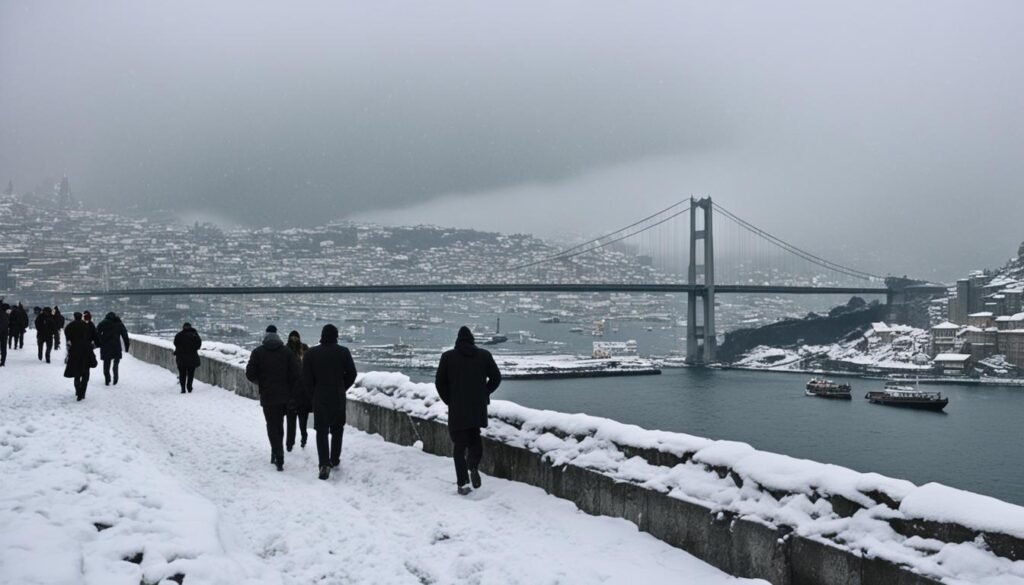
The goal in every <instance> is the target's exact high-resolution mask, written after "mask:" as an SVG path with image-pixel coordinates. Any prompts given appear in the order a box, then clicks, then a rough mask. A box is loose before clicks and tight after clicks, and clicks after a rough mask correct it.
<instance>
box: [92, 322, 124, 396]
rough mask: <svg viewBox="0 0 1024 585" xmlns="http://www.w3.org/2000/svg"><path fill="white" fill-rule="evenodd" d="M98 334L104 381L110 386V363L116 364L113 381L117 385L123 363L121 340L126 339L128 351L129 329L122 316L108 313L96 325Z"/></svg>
mask: <svg viewBox="0 0 1024 585" xmlns="http://www.w3.org/2000/svg"><path fill="white" fill-rule="evenodd" d="M96 334H97V335H98V336H99V339H100V359H101V360H103V381H104V382H105V383H106V385H107V386H110V383H111V376H110V365H111V363H113V365H114V376H113V383H114V386H117V370H118V366H119V365H120V364H121V357H123V355H124V354H122V353H121V342H122V341H124V351H128V345H129V341H128V329H126V328H125V326H124V323H122V322H121V318H120V317H118V316H117V315H116V314H115V313H113V312H110V313H107V316H106V317H104V318H103V320H102V321H100V324H99V325H97V326H96Z"/></svg>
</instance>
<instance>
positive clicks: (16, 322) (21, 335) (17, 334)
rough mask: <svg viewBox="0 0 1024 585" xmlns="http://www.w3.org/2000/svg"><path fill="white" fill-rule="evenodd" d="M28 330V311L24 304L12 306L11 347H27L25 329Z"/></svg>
mask: <svg viewBox="0 0 1024 585" xmlns="http://www.w3.org/2000/svg"><path fill="white" fill-rule="evenodd" d="M27 330H28V311H26V310H25V307H24V305H22V304H21V303H18V306H16V307H12V308H11V324H10V331H11V332H10V341H9V343H10V348H11V349H21V348H23V347H25V331H27Z"/></svg>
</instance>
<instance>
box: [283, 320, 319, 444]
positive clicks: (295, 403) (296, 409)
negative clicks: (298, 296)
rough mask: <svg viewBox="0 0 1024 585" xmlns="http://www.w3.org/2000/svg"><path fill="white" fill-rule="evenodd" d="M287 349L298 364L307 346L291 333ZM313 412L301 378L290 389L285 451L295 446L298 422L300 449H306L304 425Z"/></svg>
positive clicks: (298, 336)
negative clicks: (293, 355) (300, 436)
mask: <svg viewBox="0 0 1024 585" xmlns="http://www.w3.org/2000/svg"><path fill="white" fill-rule="evenodd" d="M287 345H288V349H290V350H291V351H292V353H294V354H295V356H296V357H298V358H299V362H300V363H301V362H302V358H303V356H305V355H306V350H308V349H309V346H308V345H306V344H305V343H302V337H301V336H300V335H299V332H298V331H292V332H291V333H289V334H288V344H287ZM312 410H313V400H312V399H311V398H310V396H309V393H308V392H306V387H305V386H304V385H303V384H302V378H301V377H300V378H299V381H298V382H296V383H295V388H293V389H292V393H291V400H290V401H289V402H288V417H287V421H288V425H287V428H288V431H287V436H286V437H285V449H288V450H289V451H291V450H292V447H294V446H295V427H296V424H295V423H296V422H298V428H299V433H300V434H301V435H302V439H301V440H300V441H301V442H300V443H299V446H300V447H303V448H305V447H306V439H307V438H308V437H309V435H308V434H307V432H306V425H307V424H308V423H309V413H310V412H312Z"/></svg>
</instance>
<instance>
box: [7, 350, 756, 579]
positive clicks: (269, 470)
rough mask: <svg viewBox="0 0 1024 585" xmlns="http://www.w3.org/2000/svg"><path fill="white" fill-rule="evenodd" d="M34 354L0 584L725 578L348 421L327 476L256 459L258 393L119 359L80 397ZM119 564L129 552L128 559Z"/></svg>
mask: <svg viewBox="0 0 1024 585" xmlns="http://www.w3.org/2000/svg"><path fill="white" fill-rule="evenodd" d="M34 353H35V352H34V348H33V349H29V348H28V347H26V349H25V350H22V351H16V352H11V353H10V354H9V358H8V362H7V367H6V368H3V369H0V477H2V480H0V527H2V528H0V583H4V584H11V585H14V584H18V585H30V584H36V583H61V584H63V583H87V584H97V585H100V584H102V585H120V584H125V585H138V584H139V583H140V582H141V583H164V584H169V583H172V582H173V581H171V580H170V579H171V578H172V577H174V576H175V575H185V581H184V582H185V583H187V584H188V585H196V584H201V583H232V584H236V583H246V584H263V583H314V582H315V583H325V584H333V583H409V584H414V585H415V584H423V583H480V584H488V583H529V584H531V585H532V584H535V583H586V584H591V583H631V582H636V583H700V584H710V585H714V584H718V583H737V582H753V581H749V580H739V579H733V578H731V577H729V576H727V575H724V574H723V573H721V572H720V571H718V570H717V569H714V568H712V567H710V566H709V565H707V564H705V563H703V562H701V561H698V560H697V559H695V558H693V557H692V556H690V555H689V554H687V553H685V552H683V551H680V550H677V549H674V548H672V547H670V546H668V545H666V544H664V543H662V542H660V541H658V540H656V539H655V538H653V537H651V536H649V535H646V534H643V533H640V532H638V531H637V529H636V527H635V526H633V525H632V524H630V523H629V522H626V521H624V520H617V519H611V518H597V517H592V516H588V515H586V514H583V513H581V512H579V511H578V510H577V509H576V508H575V506H574V505H572V504H571V503H569V502H566V501H564V500H560V499H557V498H554V497H551V496H548V495H546V494H545V493H544V492H543V491H542V490H540V489H538V488H533V487H529V486H526V485H523V484H518V483H514V482H509V481H503V480H497V479H493V478H485V479H484V481H485V483H484V486H483V488H482V489H481V490H479V491H477V492H474V493H473V494H472V495H470V496H468V497H459V496H456V495H454V485H453V475H454V472H453V469H452V463H451V460H450V459H448V458H443V457H436V456H432V455H428V454H425V453H423V452H421V451H418V450H416V449H412V448H407V447H399V446H396V445H392V444H389V443H385V442H384V441H383V440H381V439H380V438H379V437H375V436H370V435H366V434H364V433H361V432H358V431H354V430H352V429H348V430H347V432H346V436H345V446H344V451H343V455H342V469H341V472H340V473H335V474H333V475H332V477H331V479H330V480H329V481H326V482H323V481H319V480H317V479H316V469H315V467H316V458H315V448H314V446H313V442H312V437H313V433H312V430H311V435H310V436H311V440H310V444H309V445H308V446H307V447H306V448H305V449H304V450H302V449H299V448H298V447H296V450H295V451H294V452H292V453H287V454H286V456H285V471H284V472H283V473H278V472H276V471H274V468H273V466H272V465H270V462H269V456H268V455H269V447H268V444H267V440H266V433H265V430H264V429H265V427H264V423H263V416H262V413H261V410H260V408H259V406H258V405H257V403H256V402H255V401H252V400H248V399H245V398H241V397H238V396H236V395H234V394H232V393H231V392H228V391H225V390H222V389H220V388H215V387H212V386H209V385H207V384H202V383H199V382H196V387H195V392H194V393H192V394H190V395H184V396H183V395H181V394H179V393H178V388H177V382H176V380H175V378H174V376H173V375H172V374H171V373H169V372H167V371H166V370H163V369H161V368H158V367H156V366H151V365H148V364H144V363H142V362H140V361H138V360H135V359H134V358H132V357H126V358H125V360H124V361H123V362H122V364H121V382H120V384H119V385H118V386H116V387H113V386H112V387H104V385H103V380H102V372H101V371H100V370H99V369H97V370H93V376H94V379H93V381H92V384H91V387H90V389H89V393H88V397H87V398H86V400H85V401H84V402H81V403H78V402H75V400H74V392H73V389H72V384H71V381H70V380H66V379H64V378H63V377H62V376H61V374H62V370H63V367H62V366H61V365H59V362H60V361H62V359H63V351H61V352H54V356H55V359H54V362H55V363H53V364H50V365H46V364H42V363H40V362H38V361H36V359H35V355H34ZM126 559H127V560H126Z"/></svg>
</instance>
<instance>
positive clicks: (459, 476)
mask: <svg viewBox="0 0 1024 585" xmlns="http://www.w3.org/2000/svg"><path fill="white" fill-rule="evenodd" d="M448 435H449V436H450V437H451V438H452V447H453V448H452V457H453V458H455V480H456V481H457V482H458V483H459V485H466V484H467V483H469V470H470V469H476V468H477V467H478V466H479V465H480V460H481V459H483V456H484V443H483V441H481V440H480V429H460V430H457V431H453V430H451V429H448ZM467 452H468V454H469V456H468V457H467V456H466V454H467Z"/></svg>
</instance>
